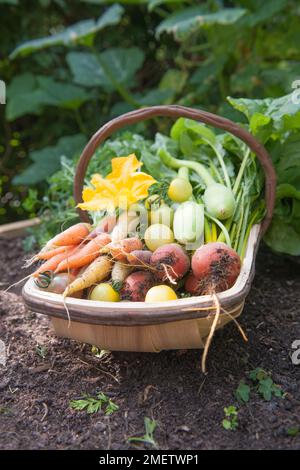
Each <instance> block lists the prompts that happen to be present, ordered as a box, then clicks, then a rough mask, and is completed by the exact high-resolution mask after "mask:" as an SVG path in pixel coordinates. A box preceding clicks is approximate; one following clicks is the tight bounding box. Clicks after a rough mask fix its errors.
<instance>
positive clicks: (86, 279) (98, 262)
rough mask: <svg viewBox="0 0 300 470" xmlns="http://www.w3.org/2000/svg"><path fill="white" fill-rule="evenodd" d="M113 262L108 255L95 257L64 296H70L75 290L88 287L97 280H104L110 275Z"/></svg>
mask: <svg viewBox="0 0 300 470" xmlns="http://www.w3.org/2000/svg"><path fill="white" fill-rule="evenodd" d="M112 264H113V263H112V261H111V260H110V259H109V258H108V257H107V256H100V257H99V258H97V259H95V260H94V261H93V262H92V263H91V264H90V265H89V266H88V267H87V268H86V269H85V271H84V272H83V273H82V274H81V275H80V276H79V277H78V278H77V279H75V281H73V282H72V283H71V284H70V285H69V286H68V287H67V288H66V290H65V291H64V294H63V296H64V297H67V296H70V295H72V294H74V292H77V291H80V290H83V289H86V288H87V287H90V286H92V285H93V284H96V283H97V282H101V281H103V280H104V279H105V278H107V277H108V276H109V274H110V271H111V268H112Z"/></svg>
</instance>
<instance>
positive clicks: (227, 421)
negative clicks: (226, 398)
mask: <svg viewBox="0 0 300 470" xmlns="http://www.w3.org/2000/svg"><path fill="white" fill-rule="evenodd" d="M224 414H225V418H224V419H223V421H222V425H223V428H224V429H226V430H231V431H235V430H236V429H237V427H238V411H237V409H236V407H235V406H233V405H231V406H228V407H227V408H226V407H225V408H224Z"/></svg>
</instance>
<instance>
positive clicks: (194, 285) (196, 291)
mask: <svg viewBox="0 0 300 470" xmlns="http://www.w3.org/2000/svg"><path fill="white" fill-rule="evenodd" d="M184 288H185V290H186V291H187V292H188V293H189V294H191V295H200V294H201V281H199V279H197V278H196V277H195V276H194V274H193V273H190V274H189V275H188V276H187V278H186V280H185V283H184Z"/></svg>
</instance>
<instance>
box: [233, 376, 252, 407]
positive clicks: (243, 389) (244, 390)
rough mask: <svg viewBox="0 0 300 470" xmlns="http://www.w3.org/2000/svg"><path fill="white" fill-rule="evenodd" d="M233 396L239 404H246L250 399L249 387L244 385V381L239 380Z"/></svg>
mask: <svg viewBox="0 0 300 470" xmlns="http://www.w3.org/2000/svg"><path fill="white" fill-rule="evenodd" d="M235 396H236V398H237V399H238V401H239V402H241V403H247V402H248V401H249V399H250V387H249V385H248V384H246V383H245V381H244V380H241V381H240V383H239V386H238V388H237V389H236V391H235Z"/></svg>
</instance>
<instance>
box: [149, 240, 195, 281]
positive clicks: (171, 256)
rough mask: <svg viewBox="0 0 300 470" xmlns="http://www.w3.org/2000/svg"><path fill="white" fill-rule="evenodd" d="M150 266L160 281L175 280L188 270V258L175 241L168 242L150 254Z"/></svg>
mask: <svg viewBox="0 0 300 470" xmlns="http://www.w3.org/2000/svg"><path fill="white" fill-rule="evenodd" d="M150 263H151V266H153V267H154V268H155V270H156V275H157V277H158V278H159V279H160V280H161V281H170V282H173V283H174V282H176V281H178V280H179V279H181V278H182V277H183V276H184V275H185V274H186V273H187V271H188V270H189V267H190V259H189V257H188V255H187V253H186V252H185V251H184V249H183V248H181V246H180V245H178V244H177V243H170V244H168V245H163V246H160V247H159V248H157V249H156V250H155V251H154V253H153V254H152V256H151V260H150Z"/></svg>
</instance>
